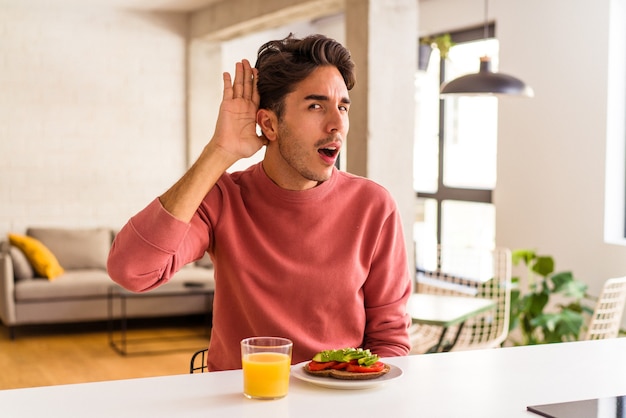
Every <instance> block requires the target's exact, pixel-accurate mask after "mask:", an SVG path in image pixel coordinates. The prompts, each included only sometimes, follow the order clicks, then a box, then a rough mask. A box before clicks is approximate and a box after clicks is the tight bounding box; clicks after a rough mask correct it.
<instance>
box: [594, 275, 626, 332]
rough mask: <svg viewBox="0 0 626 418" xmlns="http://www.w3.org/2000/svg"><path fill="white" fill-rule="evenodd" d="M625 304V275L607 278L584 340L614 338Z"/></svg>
mask: <svg viewBox="0 0 626 418" xmlns="http://www.w3.org/2000/svg"><path fill="white" fill-rule="evenodd" d="M625 305H626V277H619V278H614V279H608V280H607V281H606V282H604V286H603V287H602V293H601V294H600V297H599V298H598V301H597V303H596V307H595V309H594V311H593V315H592V316H591V321H590V322H589V326H588V328H587V334H586V336H585V340H602V339H605V338H616V337H617V335H618V334H619V328H620V325H621V323H622V316H623V314H624V306H625Z"/></svg>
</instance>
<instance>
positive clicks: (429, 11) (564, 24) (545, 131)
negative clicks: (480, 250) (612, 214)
mask: <svg viewBox="0 0 626 418" xmlns="http://www.w3.org/2000/svg"><path fill="white" fill-rule="evenodd" d="M618 3H619V0H575V1H571V0H549V1H546V0H526V1H523V2H521V1H519V0H491V1H490V7H489V10H490V19H495V21H496V35H497V38H498V39H499V41H500V70H501V71H502V72H506V73H509V74H512V75H515V76H518V77H520V78H522V79H523V80H524V81H526V82H528V83H529V84H530V85H531V86H532V87H533V88H534V90H535V98H533V99H511V98H507V99H501V100H500V103H499V121H498V182H497V186H496V190H495V204H496V210H497V221H496V242H497V245H499V246H505V247H509V248H535V249H536V250H538V251H539V252H541V253H543V254H547V255H553V256H554V257H555V261H556V268H557V270H571V271H573V273H574V275H575V276H576V277H578V278H580V279H581V280H584V281H585V282H587V283H588V284H589V287H590V288H589V291H590V292H591V293H593V294H597V293H598V292H599V290H600V288H601V285H602V283H603V282H604V281H605V280H606V279H608V278H610V277H613V276H622V275H626V248H625V247H624V246H622V245H615V244H608V243H606V242H605V237H604V225H605V217H604V212H605V178H606V177H605V166H606V165H605V157H606V150H607V148H606V143H607V139H610V137H611V135H609V132H615V131H616V129H615V126H614V125H615V124H617V125H619V126H621V129H617V131H618V132H623V125H624V114H625V112H624V109H623V108H622V109H615V108H614V107H611V108H609V107H608V102H609V92H612V91H614V90H615V88H616V87H617V88H619V89H621V94H622V95H623V94H624V89H623V85H624V77H625V75H624V74H623V73H622V75H621V79H620V78H617V79H616V78H615V77H614V78H613V79H612V83H615V82H616V80H618V81H619V84H618V86H616V85H613V84H611V85H610V84H609V74H610V72H609V70H608V68H609V67H608V63H609V48H608V45H609V44H611V45H612V48H614V49H615V50H618V51H620V53H621V54H622V55H621V56H622V57H623V54H624V51H626V46H625V45H624V42H625V40H623V39H622V40H617V39H611V40H610V39H609V33H610V30H611V26H610V24H609V16H610V14H611V13H614V12H615V10H613V9H611V6H615V5H616V4H618ZM469 4H471V5H472V6H473V7H474V10H473V11H470V10H469V9H468V7H469ZM483 5H484V3H483V1H481V0H472V1H471V2H468V1H467V0H438V1H422V2H420V25H419V26H420V32H421V33H428V31H432V32H440V31H446V30H454V29H459V28H464V27H467V26H472V25H476V24H482V20H483V11H484V9H483ZM450 10H455V11H457V10H464V11H465V12H463V13H460V12H455V13H453V14H448V12H449V11H450ZM616 20H618V23H619V24H620V25H621V26H622V27H623V25H624V24H625V23H626V13H624V8H623V7H622V8H621V15H620V18H619V19H617V18H615V16H613V21H614V23H615V21H616ZM609 40H610V41H611V42H609ZM616 42H617V43H618V44H617V45H616V44H615V43H616ZM620 42H621V45H619V43H620ZM620 86H621V87H620ZM612 103H613V104H612V106H615V103H616V102H615V101H613V102H612ZM617 105H619V102H617ZM622 106H623V101H622ZM609 114H617V115H619V114H621V118H619V119H617V120H616V119H615V118H612V119H611V118H609V117H608V115H609ZM608 123H610V124H611V125H613V126H608V125H607V124H608ZM613 137H614V134H613ZM619 141H621V142H622V143H623V141H624V138H623V137H622V138H619ZM613 167H614V169H615V166H613ZM616 168H617V170H615V171H612V172H608V173H606V176H610V177H611V178H612V177H613V176H620V177H621V178H623V176H624V170H623V161H622V163H621V167H616ZM610 193H613V191H610ZM621 204H622V205H623V203H621ZM622 213H623V211H622ZM619 227H620V225H616V224H608V229H610V230H614V229H615V228H619Z"/></svg>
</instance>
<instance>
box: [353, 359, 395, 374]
mask: <svg viewBox="0 0 626 418" xmlns="http://www.w3.org/2000/svg"><path fill="white" fill-rule="evenodd" d="M384 368H385V365H384V364H383V363H382V362H380V361H377V362H376V363H374V364H372V365H371V366H359V365H358V364H348V367H347V368H346V371H349V372H353V373H376V372H381V371H383V369H384Z"/></svg>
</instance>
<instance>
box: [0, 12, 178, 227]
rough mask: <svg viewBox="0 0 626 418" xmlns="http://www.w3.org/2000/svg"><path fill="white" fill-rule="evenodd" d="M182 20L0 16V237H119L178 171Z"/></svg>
mask: <svg viewBox="0 0 626 418" xmlns="http://www.w3.org/2000/svg"><path fill="white" fill-rule="evenodd" d="M186 32H187V19H186V17H185V15H182V14H160V13H148V12H121V11H119V12H115V11H111V10H101V9H94V8H89V9H87V8H85V9H80V8H76V7H74V8H72V9H63V8H59V7H56V8H54V9H52V8H50V9H46V8H43V7H37V8H32V7H31V8H26V7H25V8H20V7H6V6H5V7H3V8H2V9H0V39H2V41H1V42H0V92H1V93H0V236H2V235H4V234H6V232H8V231H15V232H20V231H23V229H24V228H26V227H27V226H29V225H59V226H92V225H105V226H112V227H119V226H121V225H122V223H123V222H124V221H125V220H126V219H127V218H128V217H129V216H130V215H131V214H132V213H134V212H135V211H137V210H138V209H140V208H141V207H143V205H145V204H146V203H147V202H148V201H149V200H150V199H152V198H154V197H155V196H156V195H157V194H159V193H161V192H162V191H164V190H165V188H166V187H167V186H169V185H170V184H171V183H173V182H174V181H175V180H176V179H177V178H178V177H179V176H180V175H181V174H182V172H183V170H184V168H185V147H184V144H185V136H186V126H185V118H186V115H185V65H186V64H185V58H186Z"/></svg>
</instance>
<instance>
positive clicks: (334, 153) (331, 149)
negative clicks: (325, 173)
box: [317, 147, 339, 158]
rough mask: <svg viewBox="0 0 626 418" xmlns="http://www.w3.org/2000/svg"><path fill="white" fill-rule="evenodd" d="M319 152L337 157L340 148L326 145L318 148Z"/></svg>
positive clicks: (326, 155)
mask: <svg viewBox="0 0 626 418" xmlns="http://www.w3.org/2000/svg"><path fill="white" fill-rule="evenodd" d="M317 152H319V153H320V154H321V155H322V156H325V157H327V158H335V157H336V156H337V153H338V152H339V149H338V148H337V147H325V148H320V149H318V150H317Z"/></svg>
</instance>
